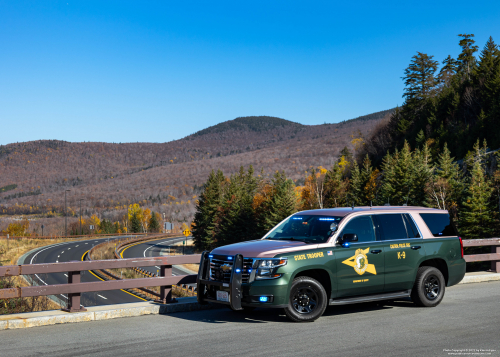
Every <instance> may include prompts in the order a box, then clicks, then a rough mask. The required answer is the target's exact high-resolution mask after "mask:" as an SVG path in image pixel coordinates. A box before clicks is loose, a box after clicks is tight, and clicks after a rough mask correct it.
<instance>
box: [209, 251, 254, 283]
mask: <svg viewBox="0 0 500 357" xmlns="http://www.w3.org/2000/svg"><path fill="white" fill-rule="evenodd" d="M253 261H254V260H253V259H252V258H244V259H243V271H242V276H241V277H242V283H243V284H246V283H248V279H249V278H250V272H251V269H252V265H253ZM222 265H229V266H231V268H232V267H233V261H232V260H228V259H227V255H214V256H213V258H210V279H211V280H214V281H220V282H223V283H229V280H230V279H231V270H227V271H222V270H221V268H220V267H221V266H222Z"/></svg>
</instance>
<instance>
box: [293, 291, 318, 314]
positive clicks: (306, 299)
mask: <svg viewBox="0 0 500 357" xmlns="http://www.w3.org/2000/svg"><path fill="white" fill-rule="evenodd" d="M292 306H293V308H294V310H295V311H297V312H298V313H299V314H310V313H311V312H313V311H314V310H315V309H316V306H318V295H317V294H316V292H315V291H314V290H313V289H312V288H311V287H301V288H298V289H297V290H295V293H294V294H293V296H292Z"/></svg>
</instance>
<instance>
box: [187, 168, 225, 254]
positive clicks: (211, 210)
mask: <svg viewBox="0 0 500 357" xmlns="http://www.w3.org/2000/svg"><path fill="white" fill-rule="evenodd" d="M224 183H225V177H224V174H223V173H222V171H220V170H217V173H215V172H214V171H212V172H211V173H210V175H209V177H208V180H207V182H206V183H205V184H204V186H203V188H204V191H203V193H202V194H201V195H200V198H199V200H198V202H197V205H196V213H195V216H194V221H193V223H194V227H193V240H194V244H195V246H196V248H197V249H198V250H206V249H211V248H213V247H215V246H216V244H217V241H216V238H217V237H216V236H217V233H218V231H219V223H220V212H221V205H222V198H223V185H224Z"/></svg>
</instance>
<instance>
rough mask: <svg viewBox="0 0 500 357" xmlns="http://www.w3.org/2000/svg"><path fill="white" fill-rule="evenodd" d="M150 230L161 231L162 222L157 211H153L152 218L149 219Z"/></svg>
mask: <svg viewBox="0 0 500 357" xmlns="http://www.w3.org/2000/svg"><path fill="white" fill-rule="evenodd" d="M148 228H149V231H150V232H159V231H160V223H159V222H158V217H156V213H155V212H151V218H150V219H149V225H148Z"/></svg>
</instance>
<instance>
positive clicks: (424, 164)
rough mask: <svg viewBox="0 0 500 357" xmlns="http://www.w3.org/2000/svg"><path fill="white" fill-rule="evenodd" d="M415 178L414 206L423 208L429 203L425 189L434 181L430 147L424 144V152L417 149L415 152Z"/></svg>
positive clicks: (413, 183) (412, 187) (413, 182)
mask: <svg viewBox="0 0 500 357" xmlns="http://www.w3.org/2000/svg"><path fill="white" fill-rule="evenodd" d="M412 168H413V170H412V171H413V175H412V176H413V178H412V182H411V184H410V185H411V190H412V200H411V204H412V205H414V206H423V205H425V203H426V201H427V197H426V193H425V187H426V185H427V183H428V182H429V181H430V180H431V179H432V174H433V171H434V167H433V165H432V157H431V153H430V150H429V146H428V145H427V144H424V146H423V147H422V150H419V149H416V150H415V151H414V152H413V164H412Z"/></svg>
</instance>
